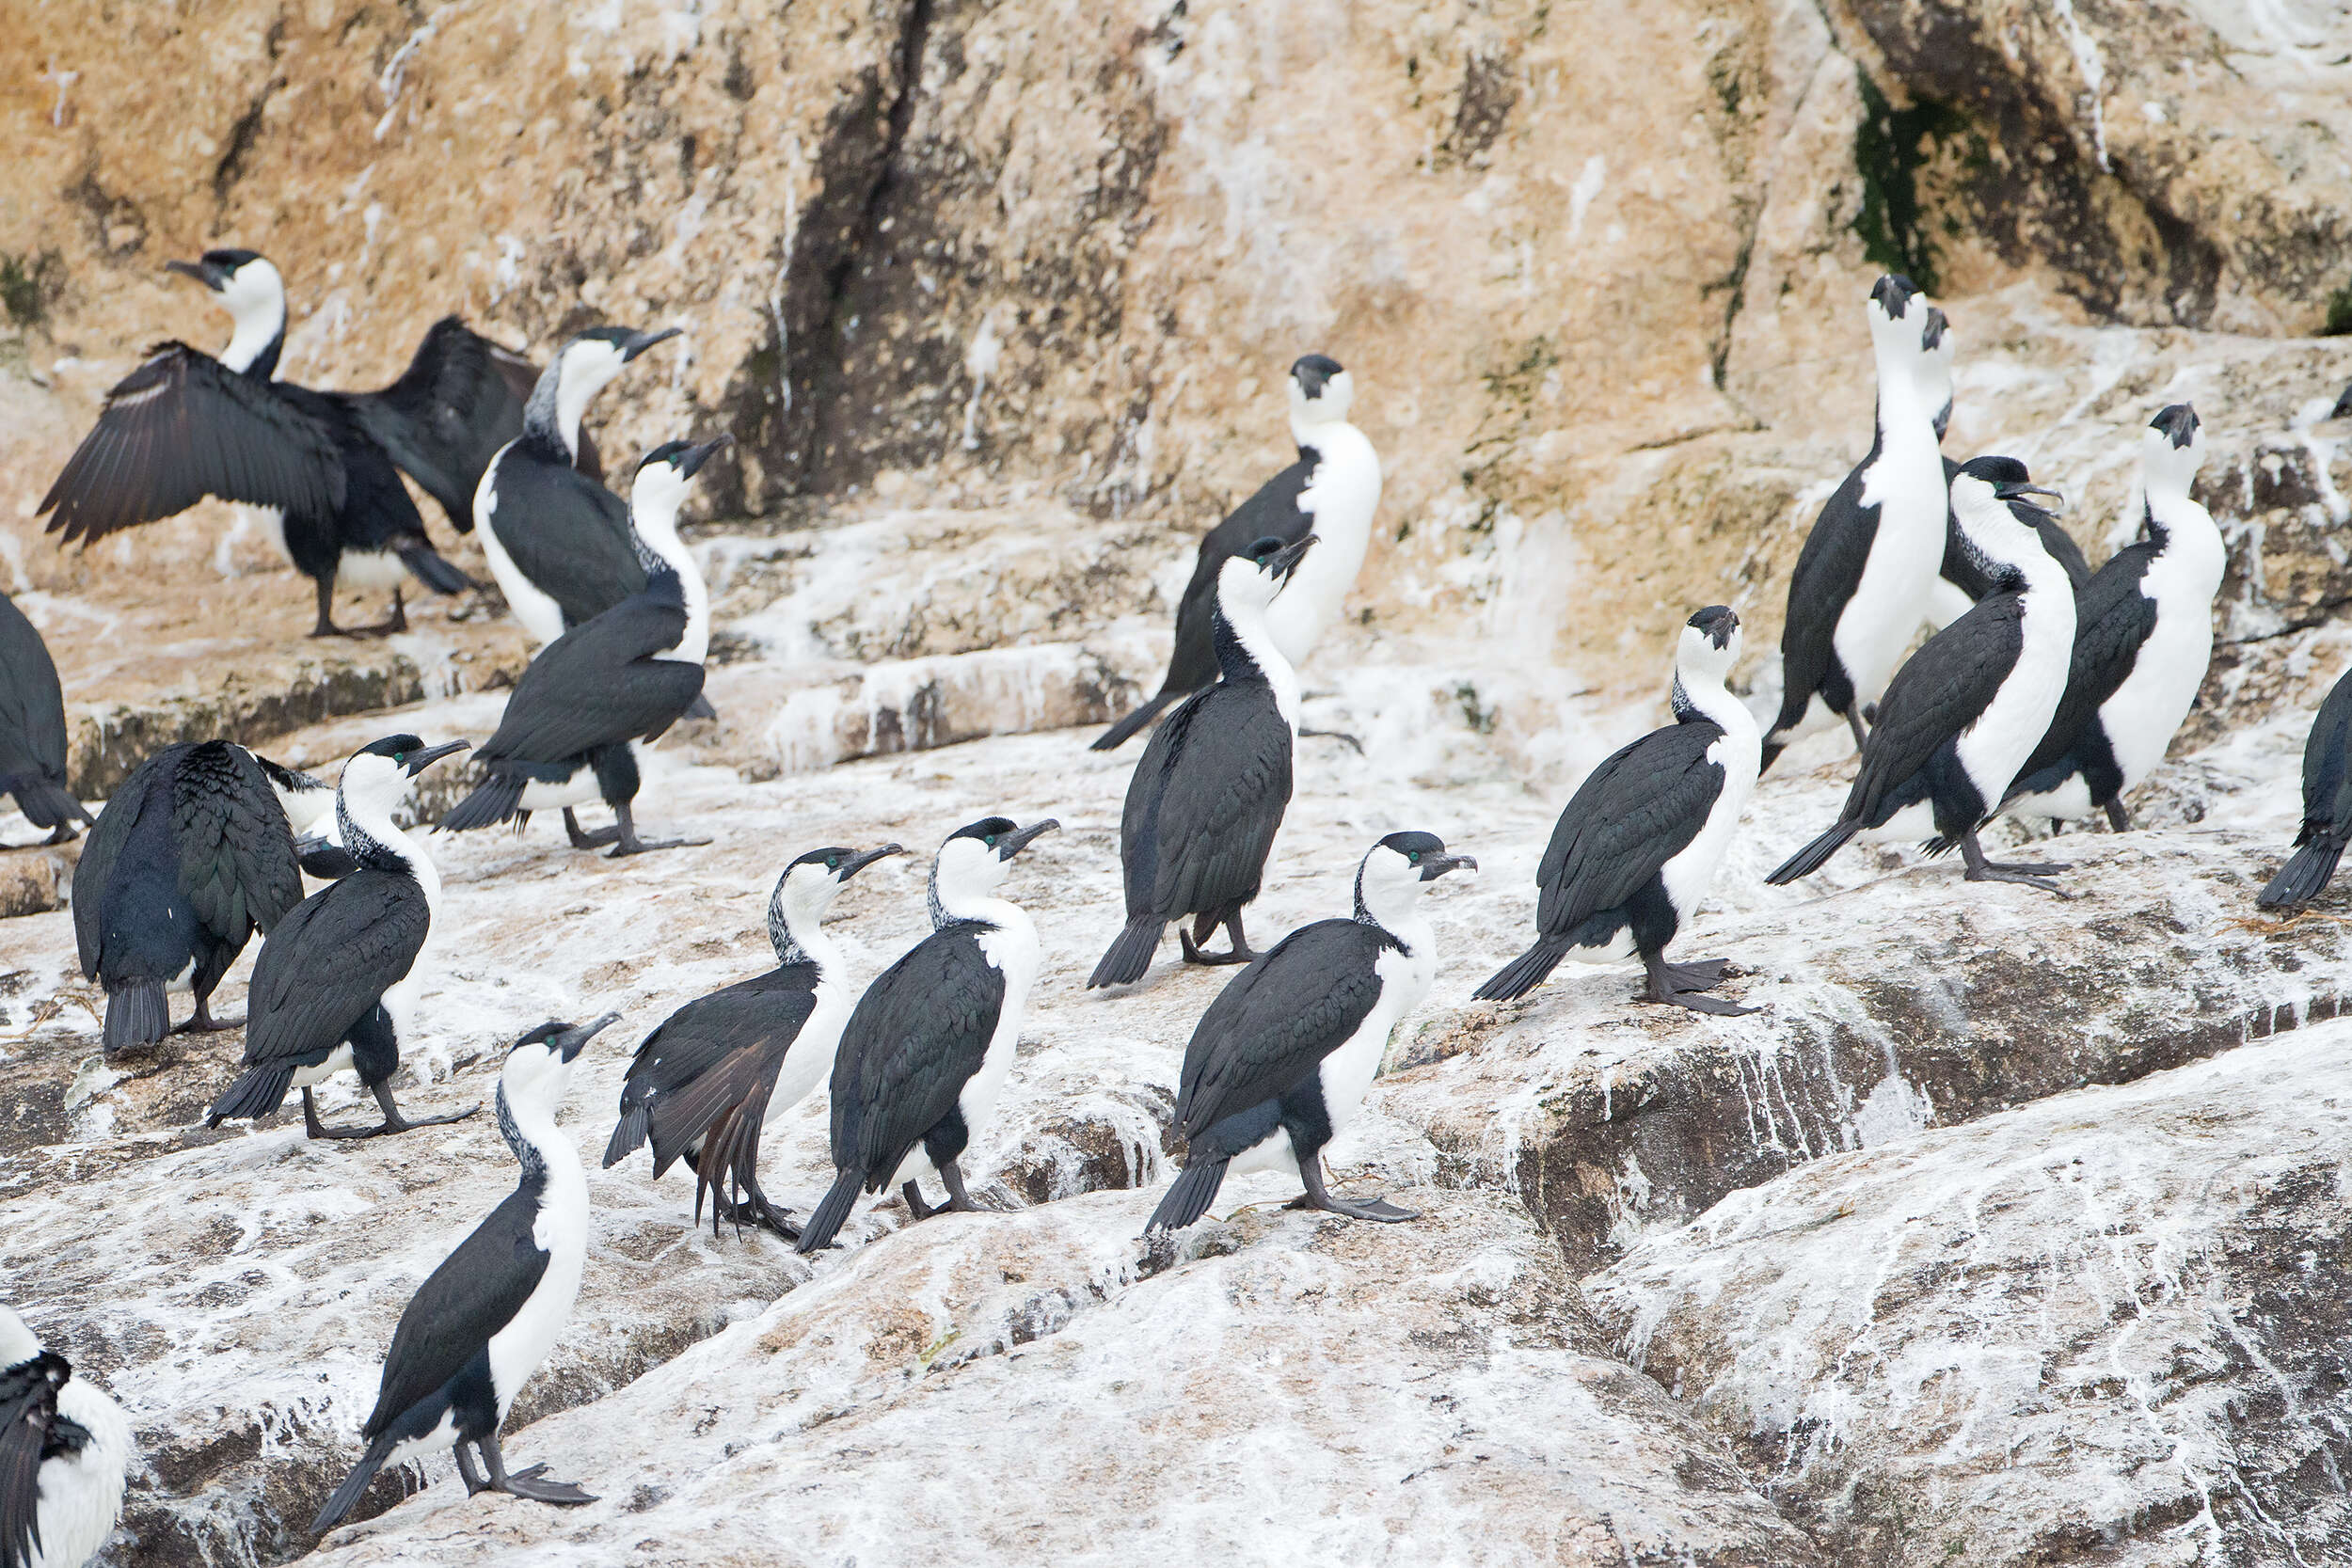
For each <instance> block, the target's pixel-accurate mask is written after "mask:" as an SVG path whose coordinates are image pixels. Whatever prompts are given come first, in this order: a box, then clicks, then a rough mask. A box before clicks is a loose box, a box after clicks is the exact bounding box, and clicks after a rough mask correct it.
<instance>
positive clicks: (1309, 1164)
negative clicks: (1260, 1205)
mask: <svg viewBox="0 0 2352 1568" xmlns="http://www.w3.org/2000/svg"><path fill="white" fill-rule="evenodd" d="M1298 1179H1299V1180H1301V1181H1303V1182H1305V1183H1306V1184H1307V1196H1306V1198H1305V1200H1304V1201H1303V1202H1302V1203H1301V1204H1300V1207H1302V1208H1307V1209H1320V1210H1322V1211H1324V1212H1326V1213H1331V1214H1344V1215H1346V1216H1347V1217H1348V1218H1349V1219H1351V1220H1377V1221H1379V1222H1380V1223H1381V1224H1382V1225H1395V1224H1397V1223H1399V1222H1400V1221H1404V1220H1417V1219H1419V1218H1421V1216H1420V1215H1419V1214H1417V1213H1415V1212H1413V1211H1412V1210H1410V1209H1400V1208H1398V1207H1397V1206H1396V1205H1395V1204H1393V1203H1391V1202H1388V1201H1387V1200H1386V1199H1383V1198H1377V1197H1375V1198H1374V1199H1373V1200H1372V1201H1370V1202H1369V1203H1350V1202H1348V1201H1347V1200H1346V1199H1344V1198H1338V1197H1333V1196H1331V1193H1330V1189H1329V1188H1327V1187H1326V1186H1324V1184H1323V1155H1322V1153H1321V1151H1317V1152H1315V1153H1313V1154H1310V1155H1308V1156H1307V1157H1306V1158H1305V1159H1303V1160H1301V1161H1299V1162H1298Z"/></svg>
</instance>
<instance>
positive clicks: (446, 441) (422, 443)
mask: <svg viewBox="0 0 2352 1568" xmlns="http://www.w3.org/2000/svg"><path fill="white" fill-rule="evenodd" d="M168 265H169V266H170V268H171V270H173V271H174V272H180V273H184V274H186V275H187V276H188V277H193V278H195V279H196V280H197V281H198V282H199V283H201V284H203V285H204V286H205V287H206V288H208V289H210V290H212V291H213V293H214V294H215V296H216V297H217V298H218V299H219V300H220V302H221V304H222V305H224V306H226V307H227V308H228V309H229V312H230V315H231V316H233V317H234V318H235V320H236V330H235V331H234V333H232V334H231V335H230V340H229V346H228V347H227V348H226V349H224V350H222V352H221V356H220V357H219V358H217V359H215V358H214V357H213V356H211V355H209V354H205V353H202V352H200V351H199V350H197V349H193V348H190V347H189V346H188V345H187V344H185V343H181V342H167V343H164V344H162V345H160V346H158V347H157V348H155V349H153V350H152V351H151V352H150V353H149V355H148V356H147V358H146V360H145V361H144V362H143V363H141V364H140V366H139V367H138V369H136V370H135V371H133V372H131V373H130V374H129V375H127V376H125V377H124V378H123V379H122V380H121V381H120V382H119V383H118V384H117V385H116V386H115V388H114V389H113V390H112V391H110V392H108V393H107V394H106V403H105V406H104V407H103V408H102V409H101V410H100V411H99V416H98V425H97V428H95V429H94V430H92V431H91V432H90V433H89V435H88V436H85V437H84V438H83V440H82V444H81V446H79V447H78V448H76V449H75V450H74V453H73V455H72V458H70V459H68V460H67V463H66V466H65V469H64V471H63V472H61V473H59V474H58V476H57V480H56V483H54V484H52V485H51V486H50V487H49V493H48V494H47V495H46V496H44V497H42V498H41V503H40V511H42V512H50V511H53V510H54V512H55V515H53V516H52V517H51V518H50V519H49V530H50V531H51V532H53V533H62V534H63V535H64V536H65V538H66V540H67V541H68V542H72V541H74V540H80V541H82V542H84V543H85V544H87V542H88V541H90V540H93V539H100V538H103V537H104V536H105V535H107V534H109V533H113V532H115V531H118V530H119V529H125V528H130V527H132V526H133V525H135V524H138V523H147V522H153V521H155V520H156V519H157V518H161V517H169V516H173V515H177V514H179V513H182V512H184V511H186V510H187V509H188V508H189V507H191V506H193V505H195V504H196V503H197V502H198V501H199V500H201V499H204V498H205V497H206V496H217V497H219V498H220V499H223V500H231V501H242V502H245V503H246V504H247V505H250V506H257V507H262V508H265V509H268V510H271V511H275V512H276V513H278V516H279V521H280V524H281V526H282V531H283V537H284V543H285V548H286V554H287V557H288V558H289V559H290V560H292V561H293V562H294V565H295V567H296V568H297V569H298V570H300V571H301V572H302V573H303V574H304V575H305V576H306V577H309V578H310V579H311V581H312V582H313V583H314V584H316V587H317V592H318V624H317V625H316V626H313V627H312V628H311V631H310V635H311V636H313V637H336V636H343V635H347V634H346V633H345V632H344V631H343V630H342V628H340V627H338V626H336V625H335V620H334V603H335V587H336V584H337V582H338V581H341V582H343V583H345V584H348V585H349V586H352V587H356V588H363V589H386V588H389V589H390V590H392V612H391V615H390V616H389V618H388V619H387V620H385V621H384V623H383V624H382V625H380V626H373V627H369V628H366V629H367V630H369V631H372V632H393V631H401V630H405V628H406V626H407V624H408V621H407V614H406V611H405V608H404V606H403V604H402V600H401V594H400V587H401V584H402V582H403V580H404V574H406V575H411V576H414V577H415V578H417V579H418V580H419V581H421V582H422V583H423V584H424V585H425V586H426V587H428V588H431V589H433V590H434V591H435V592H436V593H440V594H455V593H459V592H462V591H463V590H465V589H467V588H469V587H471V586H472V585H473V584H472V581H471V579H470V578H468V577H467V576H466V575H465V574H464V573H463V572H461V571H459V570H458V569H457V568H456V567H454V566H453V565H451V564H450V563H449V562H446V561H444V560H442V559H441V558H440V556H439V555H437V553H435V551H434V548H433V543H432V541H431V540H430V539H428V538H427V537H426V536H425V531H424V519H423V518H422V517H421V516H420V515H418V513H417V507H416V503H415V502H414V501H412V500H410V499H408V491H407V489H406V487H405V486H404V485H403V484H402V483H401V482H400V472H399V467H402V466H405V467H408V469H409V472H410V473H411V474H413V475H414V476H415V477H416V479H417V482H418V483H420V484H421V485H423V486H424V487H425V489H426V490H428V491H429V492H431V493H432V494H433V495H434V496H435V497H436V498H437V499H439V500H440V502H441V504H442V506H443V507H444V508H447V509H449V510H450V512H451V515H452V516H453V518H454V517H457V516H460V515H464V514H465V512H466V510H467V507H466V502H467V501H469V499H470V497H471V495H472V486H471V485H470V484H469V483H468V476H469V475H475V474H478V473H479V472H480V468H481V465H482V462H483V458H484V451H483V450H482V445H481V444H482V443H483V442H484V441H485V440H487V439H488V437H489V436H492V435H494V434H497V433H498V432H500V431H501V430H503V429H506V428H509V427H510V426H513V425H515V424H518V423H519V415H518V414H517V413H516V406H515V404H516V397H515V392H514V389H513V385H512V382H511V380H510V379H509V378H510V377H511V376H513V375H515V374H516V373H517V372H516V367H517V366H522V367H524V368H527V362H526V361H522V360H521V359H520V358H519V356H515V355H511V354H508V353H507V352H506V351H505V350H503V349H501V348H499V347H498V346H497V345H496V344H494V343H491V342H490V341H487V340H486V339H483V338H480V337H477V336H476V335H475V334H473V333H472V332H470V331H469V330H467V328H466V326H465V325H464V324H462V323H460V322H458V321H457V320H456V319H455V318H449V319H447V320H444V321H442V322H440V323H437V324H436V325H435V326H434V327H433V329H432V330H431V331H430V332H428V333H427V334H426V335H425V339H424V342H423V344H422V346H421V347H420V348H419V349H418V351H417V357H416V359H415V361H414V362H412V363H411V364H410V365H409V367H408V369H407V371H406V372H405V373H404V374H403V375H402V376H401V378H400V379H399V380H398V381H396V382H394V383H393V384H392V385H391V386H389V387H388V388H384V389H383V390H382V391H379V392H319V391H312V390H311V389H310V388H307V387H297V386H295V385H294V383H293V382H290V381H280V380H278V379H277V374H278V356H279V354H280V353H282V352H283V351H284V349H285V346H286V285H285V282H284V280H283V279H282V278H280V277H278V269H277V268H276V267H274V266H272V265H271V264H270V263H269V261H266V260H265V259H264V258H262V257H260V256H257V255H255V254H254V253H253V252H252V251H249V250H208V251H206V252H205V253H204V258H203V260H202V261H173V262H170V263H168ZM501 438H502V437H501ZM461 526H462V525H461Z"/></svg>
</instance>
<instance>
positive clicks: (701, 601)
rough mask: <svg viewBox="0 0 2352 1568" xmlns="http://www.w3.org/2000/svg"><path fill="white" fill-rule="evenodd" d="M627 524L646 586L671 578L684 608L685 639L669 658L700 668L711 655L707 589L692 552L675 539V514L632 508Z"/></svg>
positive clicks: (631, 546)
mask: <svg viewBox="0 0 2352 1568" xmlns="http://www.w3.org/2000/svg"><path fill="white" fill-rule="evenodd" d="M628 524H629V528H628V539H629V547H630V548H631V549H633V550H635V551H636V552H637V564H638V565H639V566H641V567H643V568H644V573H645V585H646V586H647V587H648V588H650V587H652V586H653V584H654V583H655V581H656V580H658V579H659V578H661V577H663V576H665V575H666V576H668V577H670V578H674V579H675V581H676V583H677V592H678V597H679V600H680V602H682V603H683V604H684V605H685V606H686V636H685V637H684V639H683V640H681V641H679V643H678V645H677V647H676V648H675V650H673V651H672V652H671V654H670V656H669V657H672V658H680V659H685V660H687V661H688V662H689V663H693V664H700V663H701V662H702V661H703V659H704V657H706V656H707V654H708V653H709V652H710V585H709V584H707V583H706V582H705V581H703V574H702V568H701V567H699V566H697V565H695V564H694V552H693V551H691V550H690V549H688V548H687V547H686V541H685V540H683V539H680V538H679V537H678V536H677V514H676V513H675V511H673V512H671V513H669V514H667V515H663V514H661V513H660V512H657V511H653V510H650V509H648V510H647V511H645V512H644V513H642V514H641V513H640V512H639V511H638V509H637V508H636V507H634V506H632V507H630V509H629V516H628Z"/></svg>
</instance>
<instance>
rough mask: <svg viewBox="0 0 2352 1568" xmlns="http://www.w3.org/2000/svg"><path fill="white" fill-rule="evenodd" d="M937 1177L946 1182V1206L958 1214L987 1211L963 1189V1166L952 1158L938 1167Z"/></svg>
mask: <svg viewBox="0 0 2352 1568" xmlns="http://www.w3.org/2000/svg"><path fill="white" fill-rule="evenodd" d="M939 1179H940V1180H942V1181H945V1182H946V1183H947V1207H948V1208H950V1209H953V1210H954V1211H955V1212H957V1213H959V1214H983V1213H987V1212H989V1211H987V1210H985V1209H982V1208H981V1207H980V1206H979V1205H978V1204H977V1203H975V1202H973V1201H972V1195H971V1194H970V1193H967V1192H965V1191H964V1190H963V1167H962V1166H961V1165H959V1164H956V1163H955V1162H954V1161H953V1160H950V1161H948V1162H947V1163H946V1164H944V1165H942V1166H940V1167H939Z"/></svg>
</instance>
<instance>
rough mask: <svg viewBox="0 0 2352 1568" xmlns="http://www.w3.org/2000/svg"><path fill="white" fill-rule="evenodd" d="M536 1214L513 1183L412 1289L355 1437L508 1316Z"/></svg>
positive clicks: (530, 1196)
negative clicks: (370, 1411) (371, 1404)
mask: <svg viewBox="0 0 2352 1568" xmlns="http://www.w3.org/2000/svg"><path fill="white" fill-rule="evenodd" d="M336 885H337V886H341V885H342V884H341V883H338V884H336ZM537 1212H538V1197H537V1195H536V1194H534V1193H533V1192H532V1189H531V1187H530V1186H529V1185H528V1184H527V1183H526V1184H525V1185H523V1186H521V1187H517V1188H516V1190H515V1191H514V1192H512V1193H510V1194H508V1195H507V1197H506V1199H505V1201H504V1202H502V1203H501V1204H500V1205H499V1206H498V1207H497V1208H496V1209H493V1210H491V1211H490V1214H489V1217H488V1218H487V1219H485V1220H484V1221H483V1222H482V1223H481V1224H480V1225H478V1226H476V1227H474V1231H473V1234H472V1235H470V1236H468V1237H467V1238H466V1239H465V1240H464V1241H462V1242H460V1243H457V1250H456V1251H454V1252H453V1253H451V1254H450V1255H449V1256H448V1257H447V1258H445V1259H442V1260H441V1266H440V1267H439V1268H437V1269H435V1270H434V1271H433V1273H432V1274H431V1275H428V1276H427V1277H426V1279H425V1282H424V1283H423V1284H422V1285H420V1286H419V1287H417V1293H416V1294H415V1295H414V1296H413V1297H411V1298H409V1302H408V1306H407V1307H406V1308H405V1310H404V1311H402V1313H401V1315H400V1326H399V1327H398V1328H395V1329H394V1330H392V1348H391V1349H390V1350H389V1351H387V1352H386V1353H385V1354H384V1378H383V1381H382V1382H381V1383H380V1384H378V1385H377V1387H376V1395H375V1411H374V1413H373V1415H371V1416H369V1417H368V1421H367V1425H365V1426H364V1427H361V1428H360V1429H359V1431H360V1435H362V1436H364V1437H368V1438H374V1437H376V1436H379V1435H381V1434H382V1433H383V1432H384V1431H385V1429H386V1428H388V1427H389V1426H390V1425H391V1424H392V1423H393V1422H394V1421H396V1420H398V1419H400V1418H401V1417H402V1416H403V1415H405V1414H406V1413H407V1411H408V1410H409V1409H410V1408H411V1407H412V1406H414V1405H415V1404H416V1403H417V1402H419V1401H421V1400H425V1399H429V1398H431V1397H432V1396H433V1394H434V1393H435V1392H436V1391H437V1390H438V1389H439V1388H440V1387H441V1386H442V1385H443V1384H445V1383H447V1382H448V1381H449V1380H450V1379H451V1378H453V1377H455V1376H456V1375H457V1374H458V1372H459V1371H460V1370H463V1369H464V1367H465V1365H466V1363H467V1362H469V1361H470V1360H472V1359H473V1357H474V1354H475V1353H476V1352H478V1351H480V1350H481V1349H482V1347H483V1346H484V1345H485V1344H486V1343H487V1342H488V1341H489V1338H490V1336H492V1335H494V1334H496V1333H497V1332H498V1331H499V1330H500V1329H501V1328H504V1327H505V1326H506V1325H507V1324H508V1323H512V1322H514V1320H515V1314H516V1313H517V1312H519V1311H521V1310H522V1307H523V1303H524V1302H526V1301H529V1300H530V1299H531V1292H532V1291H534V1290H536V1289H537V1288H538V1285H539V1278H540V1276H541V1275H544V1274H546V1273H547V1272H548V1255H547V1254H546V1253H545V1252H543V1251H541V1250H540V1248H539V1244H538V1243H536V1242H534V1241H533V1240H532V1236H531V1226H532V1220H533V1218H535V1217H536V1215H537Z"/></svg>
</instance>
